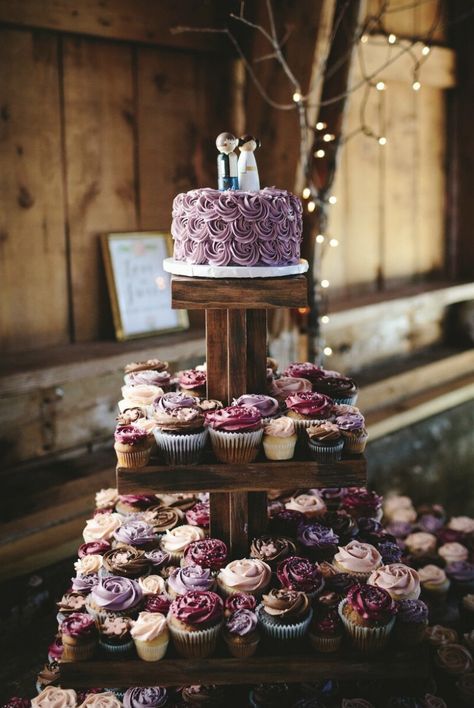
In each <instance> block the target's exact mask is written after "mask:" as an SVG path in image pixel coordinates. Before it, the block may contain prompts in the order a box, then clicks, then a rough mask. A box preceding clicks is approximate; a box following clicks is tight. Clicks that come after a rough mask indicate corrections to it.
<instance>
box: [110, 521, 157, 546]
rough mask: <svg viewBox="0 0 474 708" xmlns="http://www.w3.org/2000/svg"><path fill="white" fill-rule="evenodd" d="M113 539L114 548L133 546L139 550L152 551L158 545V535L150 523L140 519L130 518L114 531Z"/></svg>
mask: <svg viewBox="0 0 474 708" xmlns="http://www.w3.org/2000/svg"><path fill="white" fill-rule="evenodd" d="M113 539H114V543H113V545H114V548H130V547H134V548H137V549H139V550H141V551H152V550H153V549H154V548H156V547H157V546H158V543H159V540H160V537H159V536H158V534H157V533H156V530H155V529H154V528H153V526H151V525H150V524H147V523H146V522H145V521H143V520H142V519H132V520H131V521H128V520H127V521H126V522H125V523H123V524H122V525H121V526H120V527H119V528H118V529H117V530H116V531H114V534H113Z"/></svg>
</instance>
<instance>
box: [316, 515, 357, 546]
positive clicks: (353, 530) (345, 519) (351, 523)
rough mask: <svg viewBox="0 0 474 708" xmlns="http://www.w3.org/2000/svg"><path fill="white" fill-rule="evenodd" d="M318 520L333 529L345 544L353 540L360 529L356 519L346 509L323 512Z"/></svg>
mask: <svg viewBox="0 0 474 708" xmlns="http://www.w3.org/2000/svg"><path fill="white" fill-rule="evenodd" d="M318 521H319V523H320V524H322V525H323V526H327V527H328V528H330V529H332V530H333V531H334V533H335V534H336V535H337V536H339V540H340V542H341V544H342V545H344V546H345V545H346V544H348V543H349V541H352V539H353V538H355V537H356V536H357V533H358V531H359V527H358V525H357V522H356V520H355V519H353V518H352V516H350V515H349V514H348V513H347V512H346V511H329V512H327V513H326V514H323V515H322V516H321V517H320V518H319V519H318Z"/></svg>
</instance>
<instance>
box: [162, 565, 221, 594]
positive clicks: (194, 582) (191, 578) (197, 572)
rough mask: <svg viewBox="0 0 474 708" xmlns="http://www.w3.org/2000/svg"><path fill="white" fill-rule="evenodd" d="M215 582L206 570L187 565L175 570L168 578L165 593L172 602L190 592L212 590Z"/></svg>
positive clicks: (197, 566)
mask: <svg viewBox="0 0 474 708" xmlns="http://www.w3.org/2000/svg"><path fill="white" fill-rule="evenodd" d="M215 585H216V581H215V578H214V576H213V575H212V573H211V571H210V570H209V569H208V568H202V567H201V566H200V565H187V566H185V567H184V568H176V570H174V571H173V572H172V573H171V575H170V576H169V578H168V583H167V592H168V595H169V596H170V598H171V599H172V600H174V599H175V598H176V597H178V595H184V594H185V593H187V592H189V591H190V590H203V591H206V590H214V588H215Z"/></svg>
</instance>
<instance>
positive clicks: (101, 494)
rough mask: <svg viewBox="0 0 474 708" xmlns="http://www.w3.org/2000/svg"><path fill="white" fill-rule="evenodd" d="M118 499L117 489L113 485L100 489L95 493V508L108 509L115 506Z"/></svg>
mask: <svg viewBox="0 0 474 708" xmlns="http://www.w3.org/2000/svg"><path fill="white" fill-rule="evenodd" d="M117 501H118V491H117V489H115V487H108V489H100V490H99V491H98V492H97V493H96V495H95V506H96V508H97V509H108V508H109V507H111V506H115V504H116V502H117Z"/></svg>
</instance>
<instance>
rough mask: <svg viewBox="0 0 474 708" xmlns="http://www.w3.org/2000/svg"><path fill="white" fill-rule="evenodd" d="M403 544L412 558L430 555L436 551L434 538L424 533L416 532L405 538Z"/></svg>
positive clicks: (430, 534)
mask: <svg viewBox="0 0 474 708" xmlns="http://www.w3.org/2000/svg"><path fill="white" fill-rule="evenodd" d="M405 544H406V547H407V548H408V551H409V552H410V553H413V555H414V556H426V555H430V554H432V553H434V552H435V550H436V536H434V535H433V534H432V533H427V532H426V531H417V532H416V533H411V534H410V535H409V536H407V537H406V539H405Z"/></svg>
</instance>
